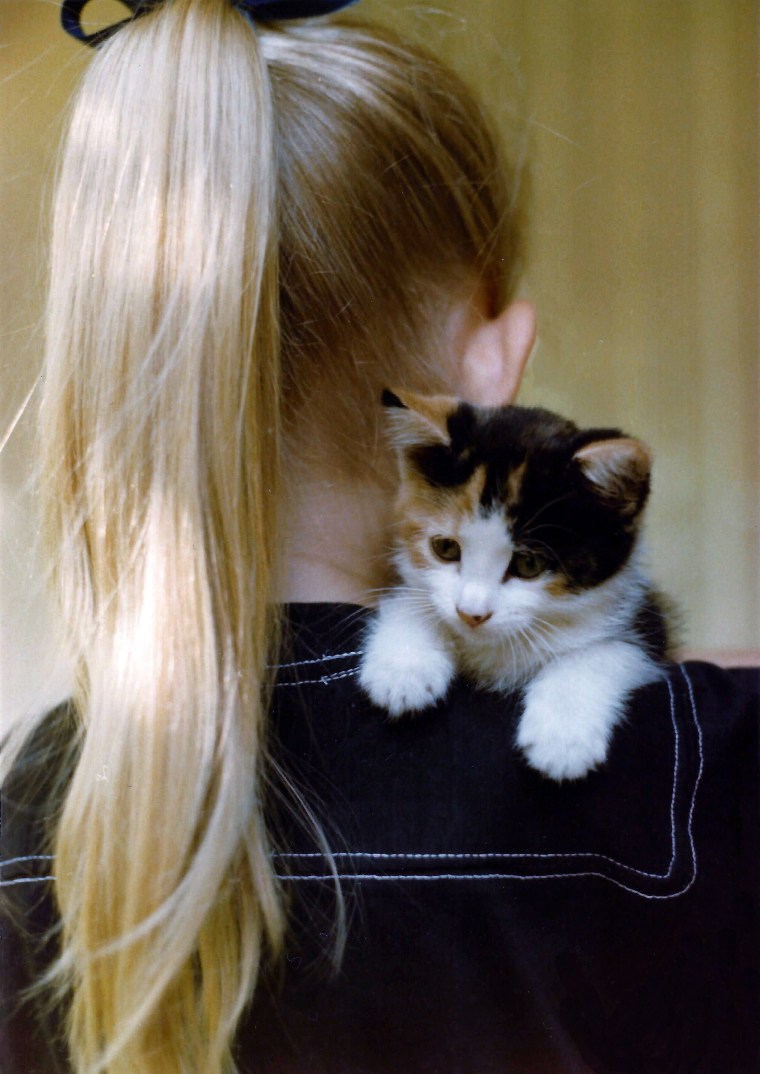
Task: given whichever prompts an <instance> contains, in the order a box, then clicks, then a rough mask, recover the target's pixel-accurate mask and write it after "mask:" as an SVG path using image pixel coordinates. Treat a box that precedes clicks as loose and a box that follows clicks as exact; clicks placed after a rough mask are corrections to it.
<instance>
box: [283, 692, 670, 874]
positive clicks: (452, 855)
mask: <svg viewBox="0 0 760 1074" xmlns="http://www.w3.org/2000/svg"><path fill="white" fill-rule="evenodd" d="M666 683H667V687H668V694H669V701H670V719H671V723H672V725H673V735H674V742H673V790H672V792H671V796H670V846H671V857H670V862H669V864H668V868H667V871H666V872H664V873H657V872H647V871H646V870H645V869H637V868H636V866H634V865H626V864H625V863H624V862H621V861H618V860H617V859H616V858H611V857H609V856H608V855H606V854H600V853H599V852H598V851H593V850H587V851H557V852H553V853H543V854H542V853H507V852H504V853H498V852H491V851H488V852H481V853H478V852H472V853H468V852H466V851H465V852H461V851H460V852H447V851H444V852H441V853H430V854H425V853H399V852H393V853H384V852H378V851H360V850H351V851H336V852H335V853H334V854H333V857H334V858H349V859H351V858H364V859H367V860H376V861H380V860H383V861H385V860H401V861H461V860H469V861H487V860H493V859H496V858H498V859H502V860H503V859H505V858H510V859H514V860H519V859H522V858H531V859H536V860H551V859H553V858H563V859H564V858H591V859H594V860H597V861H605V862H609V864H610V865H614V866H616V867H617V868H620V869H625V870H626V871H627V872H632V873H636V874H637V875H638V876H644V877H647V878H650V879H652V880H668V879H669V878H670V876H671V874H672V872H673V866H674V864H675V859H676V817H675V803H676V793H677V789H678V771H679V768H680V735H679V732H678V724H677V722H676V717H675V696H674V694H673V688H672V686H671V684H670V681H669V680H666ZM275 857H277V858H295V859H299V860H300V859H306V858H323V857H324V855H323V854H322V853H320V852H319V851H311V852H305V853H300V852H297V851H283V852H281V853H279V854H277V855H275Z"/></svg>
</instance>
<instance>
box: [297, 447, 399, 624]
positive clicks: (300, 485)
mask: <svg viewBox="0 0 760 1074" xmlns="http://www.w3.org/2000/svg"><path fill="white" fill-rule="evenodd" d="M288 484H289V487H288V492H287V495H286V497H285V503H284V507H283V513H282V519H281V531H282V532H283V534H284V549H283V566H282V574H281V581H280V587H279V590H280V591H279V599H280V600H281V601H282V602H284V603H295V602H305V603H314V602H316V601H327V602H331V603H332V602H338V603H346V604H364V605H373V604H374V603H375V602H376V599H377V594H378V590H380V589H382V588H384V587H386V586H387V585H388V584H389V581H390V578H389V572H388V547H389V524H390V507H391V495H390V493H389V491H388V489H387V487H384V486H383V485H382V483H381V482H380V481H377V480H373V479H372V478H368V479H366V480H360V479H358V478H348V477H345V476H343V477H341V476H339V475H332V476H330V477H327V476H325V473H324V471H320V470H319V469H318V468H317V467H316V466H314V467H311V468H310V467H308V466H302V467H299V468H298V474H297V476H295V477H294V476H293V475H292V474H291V477H290V480H289V483H288Z"/></svg>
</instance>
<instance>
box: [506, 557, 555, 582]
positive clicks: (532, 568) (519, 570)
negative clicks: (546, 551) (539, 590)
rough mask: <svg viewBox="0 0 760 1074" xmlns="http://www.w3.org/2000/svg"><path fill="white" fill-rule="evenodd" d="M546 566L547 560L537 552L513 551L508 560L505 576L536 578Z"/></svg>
mask: <svg viewBox="0 0 760 1074" xmlns="http://www.w3.org/2000/svg"><path fill="white" fill-rule="evenodd" d="M546 567H547V561H546V559H545V557H544V556H542V555H541V554H540V553H539V552H525V551H523V552H515V553H514V554H513V555H512V559H511V560H510V561H509V567H508V569H507V577H509V576H510V575H512V576H515V577H517V578H538V576H539V574H543V573H544V571H545V570H546Z"/></svg>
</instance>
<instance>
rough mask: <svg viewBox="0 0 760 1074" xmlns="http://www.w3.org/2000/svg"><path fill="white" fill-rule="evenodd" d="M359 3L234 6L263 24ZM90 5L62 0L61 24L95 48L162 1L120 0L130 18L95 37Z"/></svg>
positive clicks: (247, 2) (238, 2) (292, 0)
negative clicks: (86, 25)
mask: <svg viewBox="0 0 760 1074" xmlns="http://www.w3.org/2000/svg"><path fill="white" fill-rule="evenodd" d="M356 2H357V0H232V4H233V7H236V8H237V9H238V11H241V12H242V13H243V14H244V15H246V16H248V18H250V19H255V20H258V21H261V22H267V21H270V20H271V21H279V20H285V19H310V18H315V17H316V16H319V15H331V14H332V13H333V12H334V11H340V10H341V8H344V7H350V6H351V4H355V3H356ZM88 3H89V0H63V3H62V4H61V25H62V26H63V28H64V30H65V31H66V33H67V34H71V36H72V37H75V38H76V39H77V41H83V42H84V44H85V45H91V46H92V47H93V48H94V47H95V46H96V45H100V44H102V42H103V41H105V40H106V39H107V38H109V37H110V36H111V34H113V33H115V32H116V31H117V30H118V29H119V28H120V27H121V26H125V25H126V24H127V23H128V22H131V21H132V20H133V19H135V18H137V16H138V15H145V14H146V13H147V12H148V11H152V10H153V8H156V7H158V6H159V4H161V3H163V0H121V3H123V4H125V6H126V7H128V8H129V10H130V11H131V12H132V14H131V16H130V17H129V18H128V19H121V20H120V21H119V22H114V23H112V24H111V26H105V27H104V28H103V29H102V30H96V31H95V33H92V34H86V33H85V32H84V30H83V29H82V12H83V11H84V9H85V8H86V7H87V4H88Z"/></svg>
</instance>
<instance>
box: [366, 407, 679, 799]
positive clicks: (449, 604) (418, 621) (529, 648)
mask: <svg viewBox="0 0 760 1074" xmlns="http://www.w3.org/2000/svg"><path fill="white" fill-rule="evenodd" d="M383 402H384V403H385V405H386V406H387V407H388V417H389V419H390V427H391V436H392V440H393V442H394V444H395V446H396V448H397V451H398V455H399V460H400V467H401V485H400V491H399V496H398V501H397V544H396V552H395V564H396V567H397V569H398V573H399V574H400V576H401V580H402V584H400V585H399V586H398V587H397V588H395V589H393V590H391V591H389V592H388V593H387V594H386V595H385V596H383V598H382V600H381V602H380V606H379V610H378V614H377V616H376V618H375V619H374V620H373V623H372V625H371V626H370V629H369V631H368V634H367V638H366V644H365V652H364V658H363V662H362V668H361V674H360V681H361V684H362V686H363V687H364V689H365V690H366V691H367V693H368V694H369V696H370V697H371V699H372V700H373V701H374V702H375V704H377V705H380V706H381V707H383V708H385V709H387V710H388V711H389V712H390V714H391V715H392V716H400V715H401V714H402V713H404V712H409V711H414V710H418V709H423V708H426V707H427V706H429V705H432V704H434V703H435V702H436V701H438V700H439V699H440V698H442V697H443V696H444V694H445V693H446V691H447V689H448V687H449V685H450V683H451V681H452V679H453V677H454V676H455V674H456V673H457V672H462V673H464V674H465V675H467V676H468V677H469V678H471V679H472V680H474V681H475V682H476V683H477V684H479V685H481V686H486V687H490V688H492V689H494V690H503V691H505V692H507V691H513V690H515V689H517V688H521V689H522V691H523V700H524V707H523V714H522V717H521V719H520V722H519V726H518V730H517V736H516V742H517V745H518V746H519V748H520V749H521V750H522V752H523V753H524V755H525V757H526V758H527V760H528V762H529V763H530V764H531V765H532V766H533V767H534V768H537V769H538V770H539V771H541V772H543V773H545V774H546V775H548V776H551V777H552V778H554V779H576V778H578V777H581V776H584V775H585V774H586V773H587V772H588V771H589V770H590V769H592V768H595V767H596V766H597V765H599V764H601V763H602V762H603V761H604V760H605V758H606V756H607V750H608V745H609V742H610V737H611V734H612V731H613V728H614V727H615V725H616V724H617V723H618V722H619V721H620V719H621V717H622V714H623V710H624V705H625V702H626V699H627V698H628V696H629V695H630V694H631V692H632V691H633V690H635V689H637V688H638V687H639V686H642V685H644V684H645V683H647V682H651V681H653V680H655V679H657V678H659V677H660V676H661V674H662V667H661V663H662V661H663V659H664V657H665V653H666V649H667V634H666V625H665V617H664V614H663V612H662V610H661V607H660V605H659V603H658V601H657V599H656V597H655V596H654V594H653V592H652V590H651V588H650V586H649V584H648V582H647V580H646V578H645V577H644V575H643V574H642V572H641V570H640V568H639V566H638V563H637V555H636V545H637V538H638V531H639V525H640V521H641V517H642V512H643V509H644V505H645V503H646V500H647V496H648V493H649V471H650V463H651V460H650V455H649V452H648V450H647V448H646V447H645V446H644V445H643V444H641V443H640V442H639V441H637V440H633V439H631V438H629V437H626V436H624V435H623V434H622V433H620V432H619V431H618V430H616V429H591V430H587V431H581V430H579V429H578V428H577V426H575V425H574V424H573V423H572V422H570V421H566V420H565V419H563V418H560V417H558V416H557V415H555V414H552V413H550V412H548V411H546V410H538V409H526V408H524V407H515V406H507V407H500V408H497V409H486V408H481V407H474V406H471V405H469V404H464V403H459V402H458V401H457V400H455V399H450V398H448V397H443V396H439V397H430V398H427V397H422V396H416V395H413V394H412V393H409V392H398V393H397V394H394V393H391V392H385V393H384V395H383Z"/></svg>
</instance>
